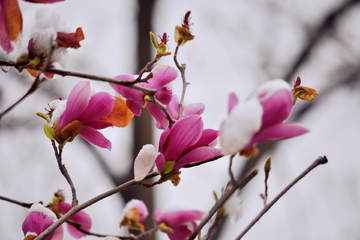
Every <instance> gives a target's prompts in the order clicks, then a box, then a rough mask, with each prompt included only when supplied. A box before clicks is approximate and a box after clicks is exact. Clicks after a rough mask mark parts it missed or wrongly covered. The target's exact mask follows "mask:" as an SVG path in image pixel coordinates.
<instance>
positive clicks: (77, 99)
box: [59, 81, 90, 129]
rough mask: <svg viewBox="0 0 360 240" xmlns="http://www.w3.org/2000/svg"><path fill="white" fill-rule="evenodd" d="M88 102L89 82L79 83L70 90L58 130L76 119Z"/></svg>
mask: <svg viewBox="0 0 360 240" xmlns="http://www.w3.org/2000/svg"><path fill="white" fill-rule="evenodd" d="M89 101H90V82H88V81H86V82H80V83H78V84H76V85H75V87H74V88H73V89H72V90H71V92H70V95H69V98H68V100H67V102H66V109H65V111H64V113H63V115H62V116H61V118H60V125H59V128H60V129H61V128H63V127H64V126H65V125H66V124H68V123H69V122H71V121H73V120H76V119H78V118H79V117H80V116H81V114H82V113H83V112H84V111H85V109H86V108H87V106H88V104H89Z"/></svg>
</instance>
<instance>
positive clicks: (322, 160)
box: [236, 156, 328, 240]
mask: <svg viewBox="0 0 360 240" xmlns="http://www.w3.org/2000/svg"><path fill="white" fill-rule="evenodd" d="M327 162H328V160H327V158H326V156H323V157H318V158H317V159H316V160H315V161H314V162H313V163H312V164H311V165H310V166H309V167H308V168H307V169H306V170H305V171H304V172H302V173H301V174H300V175H299V176H298V177H297V178H296V179H295V180H294V181H292V182H291V183H290V184H289V185H288V186H287V187H286V188H285V189H284V190H283V191H282V192H281V193H279V195H277V196H276V197H275V198H274V200H272V201H271V202H270V203H269V204H268V205H266V206H265V207H264V209H263V210H262V211H261V212H260V213H259V215H257V216H256V218H255V219H254V220H253V221H252V222H251V223H250V224H249V225H248V226H247V227H246V228H245V230H244V231H243V232H242V233H241V234H240V235H239V236H238V237H237V238H236V240H239V239H241V238H242V237H243V236H244V235H245V234H246V233H247V232H248V231H249V230H250V229H251V228H252V227H253V226H254V225H255V223H256V222H257V221H259V219H260V218H261V217H262V216H263V215H264V214H265V213H266V212H267V211H268V210H269V209H270V208H271V207H272V206H273V205H274V204H275V203H276V202H277V201H278V200H279V199H280V198H281V197H282V196H283V195H284V194H285V193H286V192H287V191H288V190H289V189H290V188H292V187H293V186H294V185H295V184H296V183H297V182H298V181H300V179H302V178H303V177H305V175H306V174H308V173H309V172H310V171H311V170H313V169H314V168H316V167H317V166H319V165H321V164H325V163H327Z"/></svg>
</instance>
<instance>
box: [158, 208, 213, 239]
mask: <svg viewBox="0 0 360 240" xmlns="http://www.w3.org/2000/svg"><path fill="white" fill-rule="evenodd" d="M205 217H206V213H204V212H201V211H197V210H174V209H162V210H160V209H156V210H155V211H154V213H153V218H154V219H155V221H156V223H157V224H158V227H159V229H160V231H162V232H165V233H166V234H167V235H168V236H169V238H170V240H185V239H187V237H189V236H190V235H191V234H192V233H193V232H194V230H195V229H196V227H197V224H196V222H195V221H196V220H203V219H204V218H205Z"/></svg>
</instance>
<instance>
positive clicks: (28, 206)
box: [0, 196, 33, 208]
mask: <svg viewBox="0 0 360 240" xmlns="http://www.w3.org/2000/svg"><path fill="white" fill-rule="evenodd" d="M0 200H4V201H6V202H10V203H14V204H17V205H19V206H22V207H25V208H30V207H31V205H33V204H32V203H24V202H20V201H17V200H14V199H11V198H7V197H3V196H0Z"/></svg>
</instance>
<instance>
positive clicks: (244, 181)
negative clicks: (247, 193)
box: [189, 169, 258, 240]
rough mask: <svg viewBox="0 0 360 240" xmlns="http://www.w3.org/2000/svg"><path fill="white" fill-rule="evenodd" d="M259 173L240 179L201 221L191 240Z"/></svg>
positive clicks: (254, 172) (254, 171) (253, 172)
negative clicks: (233, 195) (232, 196)
mask: <svg viewBox="0 0 360 240" xmlns="http://www.w3.org/2000/svg"><path fill="white" fill-rule="evenodd" d="M257 173H258V170H256V169H255V170H253V171H252V172H251V173H250V174H249V175H248V176H246V177H245V178H243V179H240V180H238V181H236V182H235V183H234V185H233V187H232V188H231V189H230V190H229V191H228V192H227V193H225V194H224V195H222V197H221V198H220V199H219V201H217V202H216V204H215V205H214V206H213V207H212V208H211V210H210V212H209V213H208V215H207V217H206V218H205V219H204V220H202V221H201V223H200V224H199V225H198V226H197V228H196V229H195V231H194V232H193V233H192V234H191V235H190V237H189V240H193V239H195V238H196V236H197V235H198V234H199V232H200V231H201V229H202V228H203V227H204V226H205V224H206V223H207V222H208V221H209V220H210V219H211V217H212V216H213V215H214V214H215V213H216V212H217V211H218V210H219V209H220V208H221V206H223V205H224V203H225V202H226V201H227V200H228V199H229V198H230V197H231V195H232V194H233V193H234V192H235V191H236V190H237V189H242V188H243V187H244V186H245V185H246V184H247V183H248V182H250V181H251V179H253V178H254V177H255V176H256V174H257Z"/></svg>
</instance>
